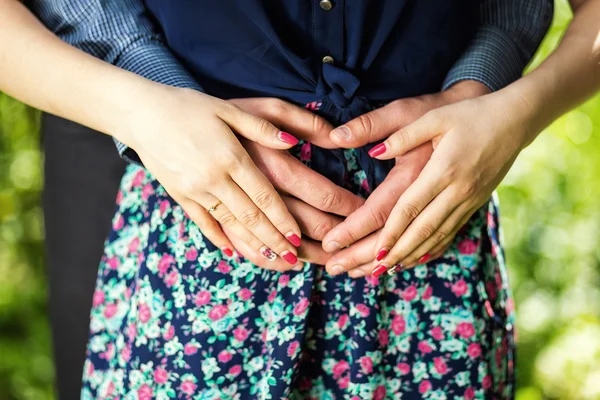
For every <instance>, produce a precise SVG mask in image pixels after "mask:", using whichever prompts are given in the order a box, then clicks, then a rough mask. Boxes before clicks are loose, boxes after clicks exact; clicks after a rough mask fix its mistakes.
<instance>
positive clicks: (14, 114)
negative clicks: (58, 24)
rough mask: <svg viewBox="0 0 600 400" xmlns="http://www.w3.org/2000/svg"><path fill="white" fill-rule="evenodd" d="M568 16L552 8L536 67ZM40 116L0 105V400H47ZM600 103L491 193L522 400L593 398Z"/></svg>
mask: <svg viewBox="0 0 600 400" xmlns="http://www.w3.org/2000/svg"><path fill="white" fill-rule="evenodd" d="M570 17H571V14H570V11H569V10H568V6H567V4H566V2H565V1H564V0H558V3H557V9H556V17H555V23H554V25H553V27H552V29H551V32H550V33H549V35H548V37H547V38H546V40H545V42H544V44H543V46H542V49H541V51H540V54H539V55H538V56H537V57H536V59H535V60H534V61H533V63H532V65H537V64H539V63H540V62H541V60H542V59H543V58H544V57H545V56H547V54H549V52H550V51H551V50H552V49H553V48H554V47H555V46H556V44H557V43H558V41H559V39H560V37H561V35H562V34H563V32H564V29H565V27H566V25H567V23H568V22H569V20H570ZM38 125H39V115H38V113H37V112H35V111H32V110H31V109H29V108H27V107H25V106H23V105H22V104H20V103H18V102H16V101H14V100H12V99H10V98H8V97H7V96H4V95H2V94H0V400H4V399H51V398H53V393H52V381H53V371H52V363H51V348H50V331H49V327H48V317H47V305H46V287H45V283H46V280H45V271H44V264H43V237H42V236H43V235H42V222H43V221H42V213H41V209H40V190H41V187H42V179H41V173H40V171H41V154H40V152H39V136H38V134H37V132H38ZM599 150H600V96H597V97H596V98H594V99H592V100H590V101H589V102H587V103H586V104H585V105H583V106H581V107H579V108H578V109H577V110H575V111H572V112H571V113H569V114H567V115H566V116H564V117H562V118H561V119H559V120H558V121H556V122H555V123H554V124H553V125H552V126H551V127H550V128H548V129H547V130H546V131H545V132H544V133H543V134H542V135H540V137H539V138H538V140H536V142H535V143H534V144H533V145H531V146H530V147H529V148H528V149H526V150H525V151H524V152H523V154H522V156H521V157H520V158H519V160H518V161H517V163H516V164H515V166H514V167H513V169H512V170H511V172H510V173H509V174H508V176H507V177H506V179H505V180H504V182H503V184H502V187H501V188H500V190H499V193H500V199H501V205H502V223H503V227H504V234H505V242H506V246H507V252H508V263H509V266H510V277H511V281H512V285H513V288H514V294H515V298H516V302H517V311H518V313H519V324H518V333H519V347H518V350H519V354H518V361H517V363H518V364H517V371H518V384H519V390H518V392H517V398H518V399H519V400H536V399H542V398H560V399H585V398H587V399H593V398H600V274H599V272H600V268H599V264H600V207H599V206H598V199H599V198H600V157H597V156H596V155H597V154H598V151H599Z"/></svg>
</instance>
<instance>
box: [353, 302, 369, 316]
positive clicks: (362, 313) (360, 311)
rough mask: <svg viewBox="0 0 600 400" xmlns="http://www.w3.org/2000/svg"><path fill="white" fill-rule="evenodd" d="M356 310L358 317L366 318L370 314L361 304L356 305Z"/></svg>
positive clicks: (367, 308)
mask: <svg viewBox="0 0 600 400" xmlns="http://www.w3.org/2000/svg"><path fill="white" fill-rule="evenodd" d="M356 309H357V310H358V312H359V313H360V316H361V317H363V318H366V317H368V316H369V314H370V311H369V307H367V306H365V305H364V304H362V303H361V304H357V305H356Z"/></svg>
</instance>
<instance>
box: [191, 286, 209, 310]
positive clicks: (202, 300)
mask: <svg viewBox="0 0 600 400" xmlns="http://www.w3.org/2000/svg"><path fill="white" fill-rule="evenodd" d="M210 299H211V294H210V292H209V291H208V290H202V291H200V292H198V293H197V294H196V298H195V299H194V304H195V305H197V306H198V307H200V306H203V305H205V304H208V303H209V302H210Z"/></svg>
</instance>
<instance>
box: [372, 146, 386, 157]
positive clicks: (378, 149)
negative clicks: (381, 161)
mask: <svg viewBox="0 0 600 400" xmlns="http://www.w3.org/2000/svg"><path fill="white" fill-rule="evenodd" d="M386 150H387V149H386V147H385V143H379V144H378V145H377V146H375V147H373V148H372V149H371V150H369V155H370V156H371V157H377V156H380V155H382V154H383V153H385V151H386Z"/></svg>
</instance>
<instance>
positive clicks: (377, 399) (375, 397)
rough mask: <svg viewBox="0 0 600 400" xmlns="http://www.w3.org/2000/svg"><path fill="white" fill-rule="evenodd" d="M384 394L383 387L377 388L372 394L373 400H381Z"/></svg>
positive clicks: (385, 392)
mask: <svg viewBox="0 0 600 400" xmlns="http://www.w3.org/2000/svg"><path fill="white" fill-rule="evenodd" d="M386 394H387V391H386V390H385V386H377V389H375V392H373V400H383V399H385V395H386Z"/></svg>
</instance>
